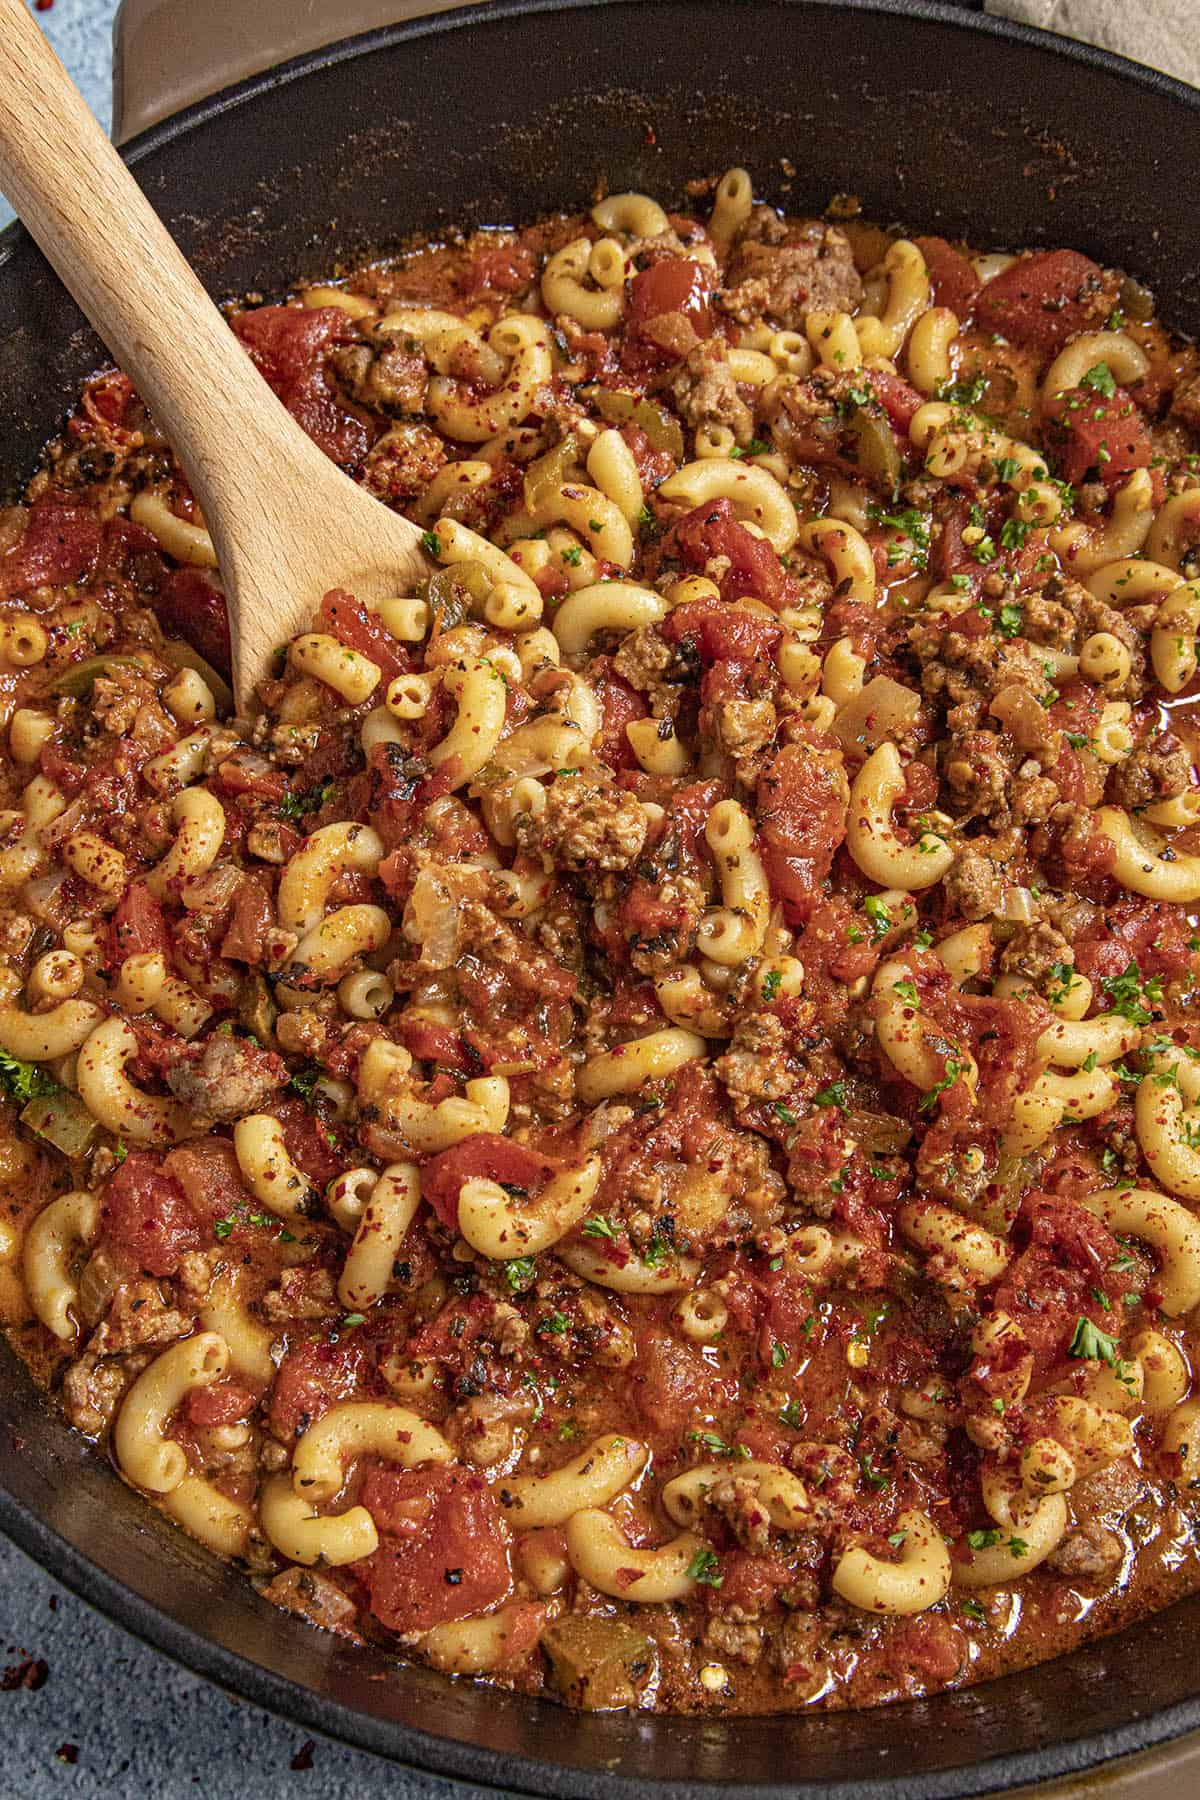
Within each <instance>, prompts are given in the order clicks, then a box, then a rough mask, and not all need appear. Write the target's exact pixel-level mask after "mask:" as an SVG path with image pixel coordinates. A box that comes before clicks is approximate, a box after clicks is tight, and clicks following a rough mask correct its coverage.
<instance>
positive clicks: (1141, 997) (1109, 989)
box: [1100, 962, 1163, 1025]
mask: <svg viewBox="0 0 1200 1800" xmlns="http://www.w3.org/2000/svg"><path fill="white" fill-rule="evenodd" d="M1100 985H1101V987H1102V988H1103V989H1104V992H1105V994H1106V995H1107V997H1108V1001H1109V1004H1110V1006H1111V1007H1112V1010H1113V1012H1115V1013H1120V1015H1121V1017H1122V1018H1123V1019H1128V1020H1129V1023H1130V1024H1131V1025H1149V1024H1150V1022H1151V1020H1152V1018H1153V1017H1154V1015H1153V1013H1152V1012H1151V1011H1150V1008H1151V1007H1155V1006H1161V1004H1162V997H1163V990H1162V982H1161V981H1160V980H1159V979H1158V977H1157V975H1152V976H1151V977H1150V978H1149V980H1147V981H1143V980H1142V972H1141V970H1140V969H1139V968H1138V966H1137V964H1136V963H1135V962H1130V963H1128V964H1127V965H1126V968H1125V970H1124V972H1123V973H1122V974H1120V975H1105V976H1102V977H1101V981H1100Z"/></svg>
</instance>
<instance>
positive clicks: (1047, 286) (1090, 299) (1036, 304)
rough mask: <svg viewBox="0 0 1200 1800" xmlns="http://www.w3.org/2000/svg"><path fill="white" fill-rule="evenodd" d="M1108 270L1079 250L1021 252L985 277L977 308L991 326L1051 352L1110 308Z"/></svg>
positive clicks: (1014, 339)
mask: <svg viewBox="0 0 1200 1800" xmlns="http://www.w3.org/2000/svg"><path fill="white" fill-rule="evenodd" d="M1104 293H1105V282H1104V272H1103V270H1102V269H1100V268H1099V267H1098V266H1097V264H1096V263H1094V262H1093V261H1092V260H1091V258H1090V257H1088V256H1081V255H1080V254H1079V252H1078V251H1077V250H1039V251H1037V252H1036V253H1035V254H1034V255H1033V256H1022V257H1018V259H1017V261H1016V262H1014V263H1011V264H1010V265H1009V267H1008V268H1007V269H1004V270H1002V271H1001V273H1000V274H999V275H994V276H993V277H992V279H991V280H990V281H989V282H987V283H985V285H984V287H983V288H982V289H981V290H980V294H979V299H978V302H977V304H976V308H975V313H976V317H977V319H978V322H979V324H980V325H981V326H982V327H983V329H984V330H985V331H998V332H1000V333H1001V334H1002V335H1003V336H1004V337H1006V338H1009V339H1011V341H1012V342H1013V343H1014V344H1024V345H1028V347H1029V348H1030V349H1031V350H1041V351H1043V352H1044V353H1046V354H1050V353H1052V352H1054V351H1056V350H1061V349H1062V347H1063V345H1064V344H1065V343H1066V342H1067V340H1068V339H1069V338H1073V337H1076V336H1077V335H1078V334H1079V332H1081V331H1086V330H1087V329H1088V327H1089V326H1090V325H1094V324H1096V322H1097V321H1098V320H1099V318H1100V317H1101V315H1102V314H1103V312H1104V311H1105V309H1106V304H1107V302H1106V300H1105V298H1104Z"/></svg>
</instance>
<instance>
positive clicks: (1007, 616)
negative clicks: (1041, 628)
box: [996, 600, 1025, 638]
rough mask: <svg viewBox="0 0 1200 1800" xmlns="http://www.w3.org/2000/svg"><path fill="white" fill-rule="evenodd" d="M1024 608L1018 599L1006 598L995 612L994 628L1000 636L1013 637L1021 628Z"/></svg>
mask: <svg viewBox="0 0 1200 1800" xmlns="http://www.w3.org/2000/svg"><path fill="white" fill-rule="evenodd" d="M1024 617H1025V608H1024V607H1023V606H1022V605H1021V602H1020V601H1019V600H1006V601H1005V602H1004V605H1003V606H1002V607H1001V608H1000V611H999V612H998V613H997V614H996V630H997V631H998V632H999V633H1000V636H1001V637H1006V638H1015V637H1016V636H1018V634H1019V633H1020V630H1021V624H1022V621H1023V619H1024Z"/></svg>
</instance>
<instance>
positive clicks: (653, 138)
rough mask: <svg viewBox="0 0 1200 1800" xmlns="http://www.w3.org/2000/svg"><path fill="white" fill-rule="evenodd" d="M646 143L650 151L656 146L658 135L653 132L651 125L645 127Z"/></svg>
mask: <svg viewBox="0 0 1200 1800" xmlns="http://www.w3.org/2000/svg"><path fill="white" fill-rule="evenodd" d="M646 142H647V143H648V144H649V146H650V148H651V149H652V150H653V149H654V148H655V147H656V145H657V144H658V133H657V131H655V129H654V127H653V125H647V127H646Z"/></svg>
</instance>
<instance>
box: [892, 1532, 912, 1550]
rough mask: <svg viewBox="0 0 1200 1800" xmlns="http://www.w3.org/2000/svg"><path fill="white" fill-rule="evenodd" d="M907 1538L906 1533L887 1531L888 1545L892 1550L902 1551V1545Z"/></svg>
mask: <svg viewBox="0 0 1200 1800" xmlns="http://www.w3.org/2000/svg"><path fill="white" fill-rule="evenodd" d="M907 1538H908V1533H907V1531H889V1532H888V1543H889V1544H890V1545H891V1546H892V1549H893V1550H902V1549H903V1548H904V1544H905V1541H906V1540H907Z"/></svg>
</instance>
